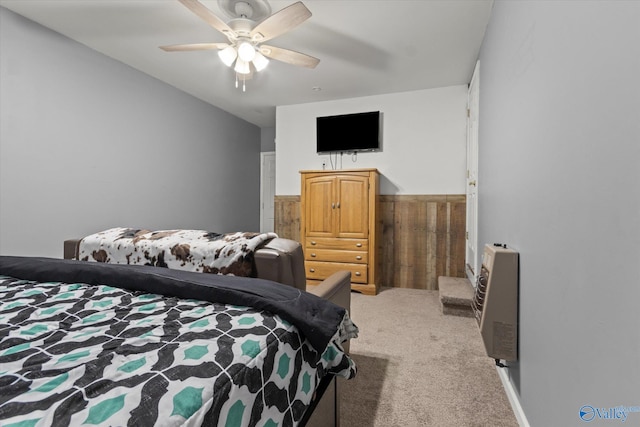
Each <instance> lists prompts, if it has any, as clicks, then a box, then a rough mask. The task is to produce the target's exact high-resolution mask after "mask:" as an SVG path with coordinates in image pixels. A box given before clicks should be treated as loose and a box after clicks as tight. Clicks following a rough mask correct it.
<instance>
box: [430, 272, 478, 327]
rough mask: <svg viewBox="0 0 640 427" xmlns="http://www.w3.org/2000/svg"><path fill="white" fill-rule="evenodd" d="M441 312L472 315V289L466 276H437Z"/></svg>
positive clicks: (454, 314)
mask: <svg viewBox="0 0 640 427" xmlns="http://www.w3.org/2000/svg"><path fill="white" fill-rule="evenodd" d="M438 289H439V292H440V305H441V306H442V314H447V315H453V316H463V317H473V310H472V309H471V302H472V301H473V295H474V290H473V286H472V285H471V281H470V280H469V279H467V278H466V277H448V276H440V277H438Z"/></svg>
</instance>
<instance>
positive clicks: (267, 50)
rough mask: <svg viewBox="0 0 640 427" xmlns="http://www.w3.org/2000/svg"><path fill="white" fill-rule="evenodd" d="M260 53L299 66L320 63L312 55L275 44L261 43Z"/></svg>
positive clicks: (313, 65) (313, 66)
mask: <svg viewBox="0 0 640 427" xmlns="http://www.w3.org/2000/svg"><path fill="white" fill-rule="evenodd" d="M260 53H262V54H263V55H264V56H267V57H269V58H271V59H275V60H277V61H282V62H286V63H287V64H292V65H298V66H300V67H307V68H316V65H318V63H320V60H319V59H318V58H314V57H313V56H309V55H306V54H304V53H300V52H296V51H295V50H289V49H282V48H280V47H275V46H265V45H262V46H260Z"/></svg>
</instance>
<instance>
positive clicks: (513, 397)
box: [496, 366, 531, 427]
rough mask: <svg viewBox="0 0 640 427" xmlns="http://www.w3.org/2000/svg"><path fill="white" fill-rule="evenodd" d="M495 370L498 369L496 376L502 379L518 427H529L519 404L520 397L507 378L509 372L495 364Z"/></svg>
mask: <svg viewBox="0 0 640 427" xmlns="http://www.w3.org/2000/svg"><path fill="white" fill-rule="evenodd" d="M496 371H498V377H500V381H502V387H504V391H505V393H506V394H507V398H508V399H509V403H511V408H512V409H513V413H514V414H515V416H516V420H517V421H518V425H519V426H520V427H531V426H530V425H529V421H527V417H526V416H525V414H524V411H523V410H522V405H520V397H519V396H518V393H516V390H515V389H514V388H513V384H512V383H511V380H509V373H508V372H507V369H506V368H500V367H498V366H496Z"/></svg>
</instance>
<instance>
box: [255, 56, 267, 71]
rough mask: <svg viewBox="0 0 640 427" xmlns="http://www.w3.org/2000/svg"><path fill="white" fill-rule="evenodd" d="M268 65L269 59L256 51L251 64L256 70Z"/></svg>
mask: <svg viewBox="0 0 640 427" xmlns="http://www.w3.org/2000/svg"><path fill="white" fill-rule="evenodd" d="M267 65H269V60H268V59H267V58H266V57H265V56H264V55H263V54H261V53H260V52H256V54H255V56H254V57H253V66H254V67H256V71H258V72H259V71H262V70H264V69H265V68H266V67H267Z"/></svg>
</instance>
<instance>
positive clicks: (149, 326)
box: [0, 276, 355, 427]
mask: <svg viewBox="0 0 640 427" xmlns="http://www.w3.org/2000/svg"><path fill="white" fill-rule="evenodd" d="M326 374H335V375H340V376H343V377H346V378H350V377H353V376H354V375H355V365H354V363H353V361H352V360H351V359H350V358H349V357H348V356H347V355H345V354H344V353H343V351H342V348H341V346H340V344H339V343H338V342H337V339H336V340H333V341H332V342H330V343H329V345H328V347H327V348H326V350H325V351H324V353H323V354H322V355H320V354H319V353H318V352H317V351H315V350H314V349H313V348H312V346H311V345H310V344H309V342H308V341H307V340H306V339H304V338H303V337H302V336H301V335H300V334H299V333H298V330H297V329H296V327H295V326H293V325H291V324H289V323H288V322H286V321H284V320H283V319H282V318H281V317H280V316H277V315H272V314H270V313H269V312H265V311H259V310H256V309H253V308H248V307H242V306H232V305H223V304H218V303H211V302H204V301H199V300H186V299H180V298H174V297H167V296H160V295H155V294H148V293H142V292H139V291H130V290H126V289H120V288H114V287H109V286H104V285H99V286H92V285H87V284H81V283H74V284H65V283H58V282H53V283H39V282H35V281H27V280H18V279H13V278H10V277H6V276H0V425H2V426H4V427H9V426H21V427H26V426H67V425H72V426H80V425H92V426H125V425H128V426H152V425H156V426H157V425H162V426H192V425H194V426H195V425H218V426H249V425H251V426H253V425H258V426H295V425H297V423H298V422H299V421H300V419H301V418H302V416H303V414H304V412H305V410H306V408H307V407H308V405H309V403H310V402H311V399H312V396H313V393H314V390H315V389H316V387H317V385H318V383H319V381H320V379H321V378H322V377H324V376H325V375H326Z"/></svg>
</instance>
